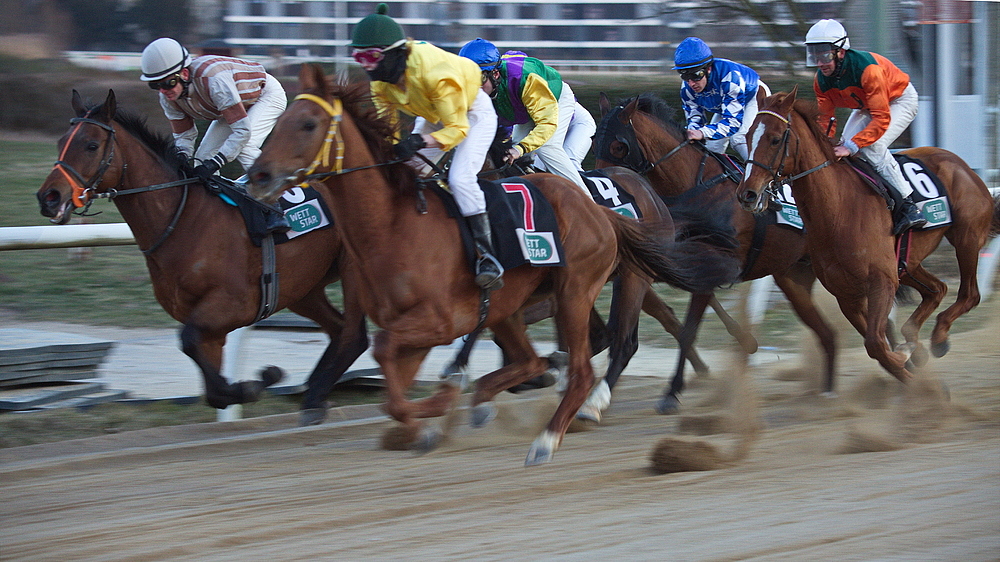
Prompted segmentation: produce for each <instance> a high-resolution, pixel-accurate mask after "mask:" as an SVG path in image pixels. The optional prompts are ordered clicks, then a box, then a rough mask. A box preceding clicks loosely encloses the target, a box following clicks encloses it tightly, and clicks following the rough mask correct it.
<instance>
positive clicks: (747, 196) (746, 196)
mask: <svg viewBox="0 0 1000 562" xmlns="http://www.w3.org/2000/svg"><path fill="white" fill-rule="evenodd" d="M742 199H743V201H744V202H746V203H753V202H754V201H756V200H757V193H756V192H753V191H750V190H747V191H744V192H743V197H742Z"/></svg>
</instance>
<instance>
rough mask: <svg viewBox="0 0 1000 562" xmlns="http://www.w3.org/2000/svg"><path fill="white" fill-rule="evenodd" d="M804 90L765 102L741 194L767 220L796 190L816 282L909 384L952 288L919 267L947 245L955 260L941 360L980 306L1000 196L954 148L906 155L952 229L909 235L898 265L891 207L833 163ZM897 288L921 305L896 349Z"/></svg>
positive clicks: (998, 226) (843, 165) (935, 343)
mask: <svg viewBox="0 0 1000 562" xmlns="http://www.w3.org/2000/svg"><path fill="white" fill-rule="evenodd" d="M797 92H798V88H797V87H795V88H793V89H792V91H791V92H789V93H778V94H775V95H773V96H770V97H769V98H767V99H766V100H765V101H764V103H763V104H761V106H760V107H761V109H760V112H759V113H758V114H757V118H756V120H755V121H754V123H753V125H752V127H751V129H750V132H749V134H748V138H750V139H752V141H751V144H750V155H751V159H750V161H749V162H748V164H747V168H746V174H745V176H744V178H743V181H742V182H741V183H740V185H739V187H738V189H737V196H738V197H739V199H740V200H741V201H742V202H743V205H744V207H745V208H746V209H748V210H750V211H754V212H760V211H761V210H763V209H764V207H765V206H766V205H767V204H768V200H769V194H771V192H772V191H773V190H774V189H777V188H779V187H781V186H785V185H788V184H790V188H791V191H792V194H793V195H794V197H795V201H796V202H797V204H798V206H799V213H800V214H801V216H802V221H803V223H804V224H805V231H806V242H807V247H808V250H809V255H810V257H811V258H812V265H813V270H814V271H815V273H816V276H817V277H818V278H819V280H820V282H822V283H823V286H825V287H826V288H827V289H828V290H829V291H830V292H831V293H832V294H833V295H834V296H835V297H836V298H837V302H838V304H839V305H840V309H841V311H843V313H844V315H845V316H846V317H847V319H848V320H849V321H850V322H851V324H852V325H853V326H854V328H855V329H857V331H858V332H859V333H861V335H862V336H864V341H865V349H866V350H867V352H868V355H869V356H870V357H872V358H873V359H875V360H876V361H878V363H879V364H880V365H881V366H882V367H883V368H884V369H885V370H886V371H888V372H889V373H890V374H892V375H893V376H895V377H896V378H898V379H899V380H903V381H905V380H906V379H908V378H909V377H910V376H911V372H910V370H909V367H910V366H911V365H910V364H909V361H912V364H913V365H916V366H919V365H921V364H922V363H923V362H924V361H926V359H927V353H926V350H925V349H924V348H923V345H922V344H921V343H920V341H919V339H918V337H919V332H920V328H921V326H922V325H923V323H924V322H925V321H926V320H927V318H928V317H929V316H930V314H931V313H932V312H933V311H934V310H935V309H936V308H937V307H938V305H939V304H940V303H941V301H942V299H943V298H944V296H945V294H946V293H947V292H948V286H947V285H946V284H945V283H943V282H942V281H941V280H939V279H938V278H937V277H935V276H934V275H933V274H931V273H930V272H929V271H927V270H926V269H925V268H924V266H923V265H922V264H921V262H922V261H923V259H924V258H926V257H927V255H928V254H930V253H931V252H933V251H934V250H935V249H936V248H937V247H938V245H939V244H940V243H941V240H942V239H943V238H948V241H949V242H951V245H952V246H953V247H954V248H955V256H956V257H957V258H958V269H959V274H960V282H959V288H958V296H957V299H956V300H955V303H954V304H952V305H951V306H949V307H948V308H947V309H945V310H944V311H942V312H941V313H940V314H938V316H937V322H936V324H935V326H934V330H933V331H932V333H931V338H930V344H931V346H930V347H931V349H930V351H931V353H932V354H933V355H934V356H935V357H941V356H942V355H944V354H945V353H947V351H948V349H949V348H950V344H949V342H948V332H949V330H950V329H951V325H952V323H953V322H954V321H955V319H956V318H958V317H959V316H961V315H962V314H965V313H966V312H968V311H969V310H971V309H972V308H973V307H975V306H976V305H977V304H978V303H979V288H978V285H977V282H976V270H977V263H978V260H979V251H980V250H981V249H982V247H983V246H984V244H985V243H986V240H987V239H988V238H989V237H990V236H996V235H997V234H998V233H1000V198H997V199H993V198H992V197H991V196H990V193H989V190H988V189H987V187H986V184H985V183H984V182H983V180H982V179H981V178H980V177H979V176H978V175H976V173H975V172H973V171H972V169H971V168H969V166H968V164H966V163H965V161H964V160H962V159H961V158H959V157H958V156H957V155H955V154H953V153H951V152H949V151H947V150H944V149H941V148H935V147H921V148H913V149H909V150H904V151H902V154H905V155H907V156H910V157H912V158H916V159H918V160H920V161H921V162H922V163H923V165H924V167H925V169H926V170H928V171H930V172H932V173H933V174H935V175H936V176H937V177H938V178H939V179H940V180H941V182H942V183H943V184H944V186H945V189H946V191H947V193H948V200H949V204H950V206H951V214H952V221H951V224H950V225H947V226H940V227H938V228H933V229H928V230H914V231H912V232H911V238H910V240H909V252H908V254H906V253H904V254H903V255H904V258H903V259H900V260H898V261H897V248H899V246H898V245H897V242H898V240H897V239H895V238H894V237H893V235H892V232H891V230H892V219H891V217H890V213H889V212H887V210H886V203H885V201H884V199H883V198H882V196H880V195H878V194H876V193H875V191H874V190H873V189H872V188H871V187H869V186H868V185H867V184H866V183H865V182H864V181H863V180H862V179H861V177H860V176H859V174H858V173H857V172H855V171H854V170H853V169H852V168H851V166H850V165H849V164H848V163H847V162H845V161H838V160H836V159H835V157H834V156H833V146H832V145H831V143H830V142H829V140H828V137H827V135H826V134H824V133H823V131H821V130H820V127H819V125H818V124H817V123H816V115H817V106H816V104H815V103H813V102H809V101H806V100H797V99H796V94H797ZM903 236H906V234H904V235H903ZM898 262H905V269H903V270H902V271H900V269H898V266H897V264H898ZM900 274H901V276H900ZM900 282H901V283H903V284H905V285H908V286H910V287H913V288H914V289H916V290H917V291H918V292H919V293H920V296H921V301H920V304H919V305H917V307H916V309H915V310H914V311H913V313H912V314H911V315H910V317H909V318H908V319H907V320H906V323H905V324H903V326H902V327H901V330H900V331H901V333H902V335H903V336H904V338H905V340H906V341H905V343H903V344H901V345H900V346H897V348H896V350H893V349H890V348H889V340H888V337H889V336H888V333H887V318H888V314H889V311H890V309H891V308H892V304H893V298H894V295H895V294H896V290H897V288H898V286H899V283H900Z"/></svg>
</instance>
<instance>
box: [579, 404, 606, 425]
mask: <svg viewBox="0 0 1000 562" xmlns="http://www.w3.org/2000/svg"><path fill="white" fill-rule="evenodd" d="M576 419H578V420H580V421H582V422H587V423H592V424H594V425H597V424H599V423H601V410H599V409H597V408H595V407H593V406H590V405H588V404H584V405H583V406H580V409H579V410H578V411H577V412H576Z"/></svg>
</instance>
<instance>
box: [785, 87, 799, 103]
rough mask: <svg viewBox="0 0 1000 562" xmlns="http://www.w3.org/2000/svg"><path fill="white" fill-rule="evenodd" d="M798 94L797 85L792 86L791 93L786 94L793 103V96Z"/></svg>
mask: <svg viewBox="0 0 1000 562" xmlns="http://www.w3.org/2000/svg"><path fill="white" fill-rule="evenodd" d="M798 93H799V85H798V84H796V85H794V86H792V91H791V92H788V97H790V98H792V101H793V102H794V101H795V96H796V95H797V94H798Z"/></svg>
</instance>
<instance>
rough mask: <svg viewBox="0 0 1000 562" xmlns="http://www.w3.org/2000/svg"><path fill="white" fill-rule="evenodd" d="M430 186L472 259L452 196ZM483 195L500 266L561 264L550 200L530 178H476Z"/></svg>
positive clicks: (470, 244)
mask: <svg viewBox="0 0 1000 562" xmlns="http://www.w3.org/2000/svg"><path fill="white" fill-rule="evenodd" d="M426 185H428V186H430V190H431V191H432V192H433V193H435V194H437V196H438V197H440V198H441V201H442V202H443V203H444V206H445V209H446V210H447V212H448V216H449V217H452V218H454V219H456V220H458V229H459V232H461V234H462V246H463V249H464V251H465V255H466V258H467V259H468V260H469V263H470V264H472V265H474V264H475V262H476V250H475V244H474V243H473V241H472V232H471V231H470V230H469V226H468V224H467V223H466V221H465V220H464V219H463V218H462V213H461V212H460V211H459V210H458V205H457V204H456V203H455V198H454V197H452V195H451V193H450V192H448V191H446V190H444V189H442V188H441V187H440V186H439V185H438V184H437V183H436V182H428V183H427V184H426ZM479 187H480V188H482V190H483V194H484V195H485V196H486V209H487V212H488V213H489V217H490V231H491V233H492V235H493V249H494V251H495V252H496V253H495V255H494V257H495V258H497V260H498V261H499V262H500V264H501V265H503V267H504V269H511V268H515V267H518V266H521V265H524V264H526V263H528V264H531V265H534V266H564V265H566V262H565V259H564V257H563V248H562V242H561V241H560V240H559V225H558V224H557V222H556V215H555V211H554V210H553V209H552V204H551V203H549V201H548V199H546V198H545V196H543V195H542V193H541V192H540V191H539V190H538V188H537V187H535V186H534V184H532V183H531V182H529V181H527V180H525V179H524V178H519V177H510V178H504V179H502V180H498V181H489V180H483V179H480V180H479Z"/></svg>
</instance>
